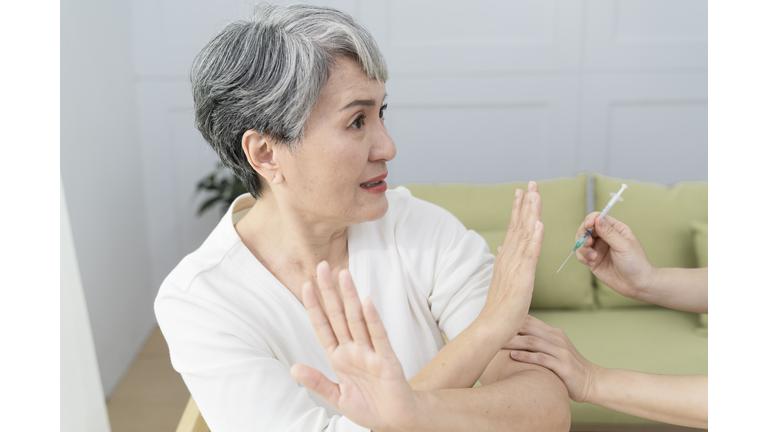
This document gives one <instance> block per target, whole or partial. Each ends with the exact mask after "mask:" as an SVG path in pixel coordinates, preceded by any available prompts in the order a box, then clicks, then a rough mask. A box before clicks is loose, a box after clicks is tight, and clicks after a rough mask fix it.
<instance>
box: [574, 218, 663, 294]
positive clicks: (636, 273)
mask: <svg viewBox="0 0 768 432" xmlns="http://www.w3.org/2000/svg"><path fill="white" fill-rule="evenodd" d="M599 215H600V213H599V212H594V213H590V214H589V215H588V216H587V218H586V219H585V220H584V222H583V223H582V224H581V226H580V227H579V229H578V231H577V232H576V240H578V239H579V238H580V237H581V236H582V235H584V232H586V231H587V229H589V228H591V227H592V226H594V227H595V230H594V231H592V235H591V236H590V237H587V239H586V241H585V242H584V245H583V246H582V247H580V248H578V249H576V258H577V259H578V260H579V262H581V263H582V264H584V265H586V266H588V267H589V269H590V270H592V273H594V275H595V277H597V278H598V279H600V281H602V282H603V283H604V284H606V285H608V286H609V287H611V288H612V289H613V290H614V291H616V292H618V293H619V294H621V295H623V296H625V297H630V298H636V297H637V295H638V293H639V292H640V291H642V290H643V289H644V288H646V287H647V286H648V285H649V284H650V283H651V281H652V279H653V277H654V272H655V268H654V267H653V266H652V265H651V263H650V261H648V257H647V256H646V254H645V250H644V249H643V246H642V245H641V244H640V242H639V241H638V240H637V237H635V234H634V233H633V232H632V229H631V228H629V226H627V225H626V224H624V223H622V222H619V221H618V220H616V219H615V218H613V217H611V216H605V218H600V217H599Z"/></svg>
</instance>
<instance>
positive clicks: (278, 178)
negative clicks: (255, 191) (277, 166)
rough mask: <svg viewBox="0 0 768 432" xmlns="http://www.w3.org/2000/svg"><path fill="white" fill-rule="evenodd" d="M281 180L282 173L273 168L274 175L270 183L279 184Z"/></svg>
mask: <svg viewBox="0 0 768 432" xmlns="http://www.w3.org/2000/svg"><path fill="white" fill-rule="evenodd" d="M283 180H284V178H283V174H282V173H281V172H280V171H278V170H275V176H274V177H272V184H280V183H282V182H283Z"/></svg>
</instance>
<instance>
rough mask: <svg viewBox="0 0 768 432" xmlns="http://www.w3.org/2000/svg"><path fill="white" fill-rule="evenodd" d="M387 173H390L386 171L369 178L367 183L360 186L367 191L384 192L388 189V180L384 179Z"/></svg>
mask: <svg viewBox="0 0 768 432" xmlns="http://www.w3.org/2000/svg"><path fill="white" fill-rule="evenodd" d="M387 174H388V173H384V174H382V175H380V176H376V177H374V178H372V179H369V180H368V181H367V182H365V183H360V187H361V188H363V190H364V191H366V192H371V193H382V192H384V191H386V190H387V182H385V181H384V179H385V178H386V177H387Z"/></svg>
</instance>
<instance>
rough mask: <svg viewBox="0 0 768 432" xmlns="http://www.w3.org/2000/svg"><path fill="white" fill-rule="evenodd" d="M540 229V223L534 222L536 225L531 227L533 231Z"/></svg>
mask: <svg viewBox="0 0 768 432" xmlns="http://www.w3.org/2000/svg"><path fill="white" fill-rule="evenodd" d="M540 227H541V221H536V225H535V226H534V227H533V229H535V230H538V229H539V228H540Z"/></svg>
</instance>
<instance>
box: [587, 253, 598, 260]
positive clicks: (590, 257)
mask: <svg viewBox="0 0 768 432" xmlns="http://www.w3.org/2000/svg"><path fill="white" fill-rule="evenodd" d="M596 257H597V252H595V251H592V252H590V253H589V259H595V258H596Z"/></svg>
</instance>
